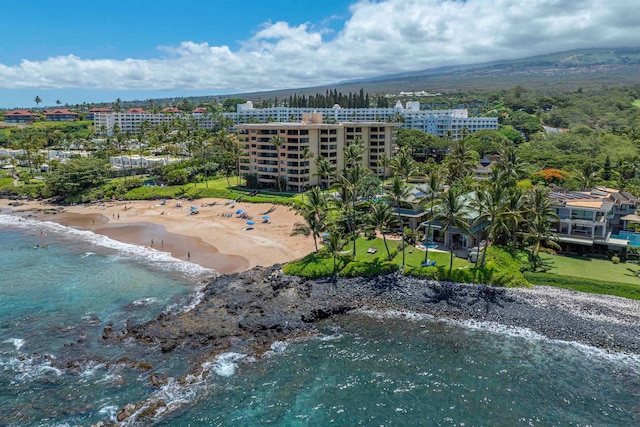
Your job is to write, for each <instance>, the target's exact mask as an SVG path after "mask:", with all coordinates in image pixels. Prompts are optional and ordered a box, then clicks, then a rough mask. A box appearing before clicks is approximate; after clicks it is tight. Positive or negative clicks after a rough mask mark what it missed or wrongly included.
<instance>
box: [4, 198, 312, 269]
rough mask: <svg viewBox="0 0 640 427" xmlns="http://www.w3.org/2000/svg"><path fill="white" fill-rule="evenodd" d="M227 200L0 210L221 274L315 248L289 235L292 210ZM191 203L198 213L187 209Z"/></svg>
mask: <svg viewBox="0 0 640 427" xmlns="http://www.w3.org/2000/svg"><path fill="white" fill-rule="evenodd" d="M16 202H18V203H19V206H15V204H16ZM230 202H231V201H230V200H225V199H198V200H196V201H192V202H187V201H175V200H168V201H166V203H165V204H162V202H160V201H133V202H105V203H102V204H91V205H77V206H64V207H57V206H55V205H50V204H47V203H46V202H40V201H15V200H9V199H0V211H2V212H3V213H7V214H12V215H17V216H27V215H29V217H30V218H31V219H35V220H39V221H52V222H56V223H58V224H61V225H65V226H68V227H73V228H77V229H81V230H87V231H92V232H94V233H96V234H102V235H105V236H107V237H109V238H111V239H114V240H118V241H121V242H124V243H130V244H135V245H141V246H147V247H152V248H153V249H156V250H159V251H164V252H168V253H170V254H171V255H172V256H173V257H174V258H178V259H181V260H184V261H190V262H193V263H195V264H199V265H201V266H202V267H205V268H211V269H214V270H216V271H217V272H219V273H220V274H227V273H235V272H240V271H245V270H248V269H250V268H253V267H256V266H259V265H272V264H276V263H283V262H287V261H292V260H294V259H298V258H301V257H303V256H305V255H306V254H308V253H310V252H312V251H313V250H314V245H313V239H310V238H306V237H304V236H290V234H291V231H292V229H293V225H294V224H295V223H296V222H299V221H300V218H299V216H298V215H297V214H296V213H295V212H294V211H293V210H290V209H289V208H287V207H286V206H274V205H271V204H266V203H242V202H240V203H234V204H230ZM180 205H181V206H180ZM192 206H193V207H195V208H197V211H198V214H197V215H192V214H191V213H190V212H191V207H192ZM240 209H241V210H242V211H243V212H247V213H248V215H249V216H251V217H252V220H253V221H254V222H255V224H254V225H251V226H250V225H247V219H243V218H238V217H237V215H236V212H237V211H238V210H240ZM267 212H268V213H267ZM223 214H224V215H223ZM228 215H231V216H230V217H229V216H228ZM264 215H268V216H269V218H268V220H269V223H263V222H262V221H263V219H262V217H263V216H264Z"/></svg>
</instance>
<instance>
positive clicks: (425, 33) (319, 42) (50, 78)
mask: <svg viewBox="0 0 640 427" xmlns="http://www.w3.org/2000/svg"><path fill="white" fill-rule="evenodd" d="M633 3H634V2H633V1H631V0H628V1H626V0H618V1H615V2H610V1H606V0H573V1H571V2H567V1H564V0H492V1H487V0H467V1H461V0H382V1H373V0H371V1H367V0H361V1H359V2H358V3H355V4H353V5H352V6H351V9H350V10H351V16H350V17H349V18H348V20H347V21H346V22H345V24H344V27H343V28H342V29H341V30H340V31H339V32H338V33H337V34H331V36H332V37H331V38H330V40H327V39H323V35H327V33H330V30H328V29H327V28H313V27H311V26H310V25H308V24H303V25H298V26H291V25H289V24H288V23H286V22H276V23H265V24H263V26H262V27H261V28H259V29H258V31H257V33H256V34H255V35H254V36H253V37H251V38H248V39H247V40H246V41H244V42H243V43H242V45H241V48H240V49H238V50H235V51H232V50H231V49H230V48H229V47H228V46H211V45H209V44H208V43H194V42H191V41H185V42H182V43H180V44H179V45H177V46H162V47H160V48H159V52H160V54H159V56H158V57H157V58H154V59H135V58H131V59H126V60H113V59H99V60H89V59H82V58H79V57H77V56H73V55H68V56H58V57H54V58H49V59H47V60H45V61H37V62H35V61H29V60H23V61H22V62H21V63H20V64H18V65H15V66H5V65H3V64H0V88H45V89H46V88H50V89H61V88H83V89H107V90H211V91H212V92H213V91H223V90H236V91H253V90H267V89H277V88H290V87H303V86H312V85H320V84H326V83H332V82H336V81H339V80H345V79H354V78H365V77H372V76H377V75H382V74H388V73H398V72H403V71H411V70H420V69H424V68H431V67H437V66H442V65H454V64H467V63H476V62H485V61H492V60H497V59H507V58H517V57H525V56H530V55H537V54H542V53H550V52H557V51H562V50H568V49H573V48H581V47H609V46H638V45H640V32H638V31H637V25H638V24H637V23H638V22H640V8H637V7H635V6H634V5H633Z"/></svg>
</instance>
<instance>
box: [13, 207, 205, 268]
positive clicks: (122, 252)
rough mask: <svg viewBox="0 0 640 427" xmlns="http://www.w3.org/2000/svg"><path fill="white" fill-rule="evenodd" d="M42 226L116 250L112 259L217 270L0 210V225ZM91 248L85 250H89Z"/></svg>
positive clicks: (19, 226)
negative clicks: (1, 212)
mask: <svg viewBox="0 0 640 427" xmlns="http://www.w3.org/2000/svg"><path fill="white" fill-rule="evenodd" d="M36 227H37V228H38V229H41V230H42V229H46V230H47V232H51V233H56V234H58V235H60V236H62V237H70V238H74V239H79V240H82V241H84V242H87V243H90V244H92V245H95V246H98V247H102V248H107V249H112V250H115V251H116V252H117V254H116V255H115V256H114V258H115V259H127V260H134V261H139V262H147V263H149V264H151V265H153V266H154V267H156V268H159V269H161V270H164V271H177V272H180V273H182V274H184V275H185V276H187V277H195V278H197V277H205V276H211V275H215V274H217V273H216V272H215V271H214V270H211V269H208V268H204V267H202V266H200V265H198V264H194V263H191V262H187V261H183V260H180V259H178V258H174V257H172V256H171V254H169V253H168V252H162V251H158V250H156V249H153V248H148V247H145V246H139V245H133V244H130V243H123V242H119V241H117V240H113V239H111V238H109V237H107V236H103V235H100V234H96V233H93V232H91V231H85V230H78V229H75V228H72V227H66V226H64V225H61V224H57V223H55V222H50V221H36V220H33V219H25V218H19V217H16V216H12V215H3V214H0V229H3V228H12V229H23V230H33V229H34V228H36ZM90 253H91V252H87V253H85V256H87V254H90Z"/></svg>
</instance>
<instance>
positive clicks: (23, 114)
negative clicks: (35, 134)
mask: <svg viewBox="0 0 640 427" xmlns="http://www.w3.org/2000/svg"><path fill="white" fill-rule="evenodd" d="M36 117H38V115H37V114H34V113H32V112H31V111H29V110H13V111H7V112H6V113H4V121H5V123H29V122H32V121H34V120H35V119H36Z"/></svg>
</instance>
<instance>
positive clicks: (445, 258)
mask: <svg viewBox="0 0 640 427" xmlns="http://www.w3.org/2000/svg"><path fill="white" fill-rule="evenodd" d="M387 244H388V245H389V251H390V252H393V251H395V250H397V247H398V241H397V240H389V239H387ZM369 248H377V249H378V250H377V251H376V253H375V254H370V253H368V252H367V250H368V249H369ZM347 249H351V250H353V244H349V245H347V247H345V250H347ZM424 255H425V253H424V251H422V250H420V249H417V248H415V247H413V246H409V247H407V248H406V249H405V265H407V266H409V267H420V266H421V265H422V263H423V262H424ZM375 258H380V261H386V260H387V250H386V249H385V247H384V241H383V240H382V239H373V240H367V239H364V238H360V239H358V240H357V241H356V261H365V262H367V261H374V260H375ZM429 259H432V260H435V261H436V266H440V267H447V268H448V267H449V253H448V252H435V251H432V250H430V251H429ZM393 262H395V263H396V264H402V252H400V251H398V254H397V255H396V256H395V258H394V259H393ZM470 266H472V264H470V263H469V262H468V261H467V260H465V259H462V258H454V259H453V268H460V267H470Z"/></svg>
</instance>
